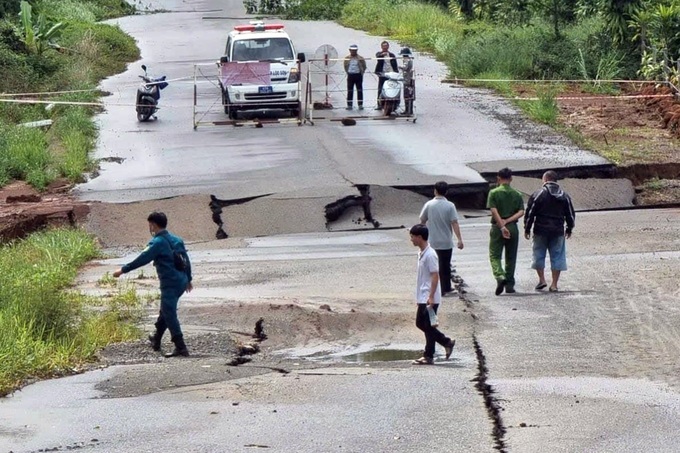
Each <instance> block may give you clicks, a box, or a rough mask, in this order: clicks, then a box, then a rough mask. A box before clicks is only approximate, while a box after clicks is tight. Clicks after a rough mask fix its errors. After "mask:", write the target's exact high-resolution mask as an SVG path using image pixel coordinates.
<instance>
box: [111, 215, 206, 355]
mask: <svg viewBox="0 0 680 453" xmlns="http://www.w3.org/2000/svg"><path fill="white" fill-rule="evenodd" d="M147 221H148V222H149V232H150V233H151V236H152V239H151V241H149V244H148V245H147V246H146V248H145V249H144V250H143V251H142V253H141V254H140V255H139V256H138V257H137V258H135V259H134V260H133V261H132V262H130V263H128V264H126V265H125V266H123V267H121V268H120V269H118V270H117V271H115V272H114V273H113V276H114V277H116V278H118V277H120V276H121V275H123V274H127V273H128V272H130V271H133V270H135V269H137V268H139V267H142V266H144V265H146V264H148V263H150V262H151V261H153V265H154V266H155V267H156V272H157V274H158V280H159V281H160V286H161V309H160V313H159V314H158V319H157V320H156V332H155V333H154V334H153V335H149V341H150V342H151V347H152V348H153V350H154V351H159V350H160V349H161V338H163V334H164V333H165V331H166V330H170V335H171V338H172V342H173V343H174V344H175V349H174V351H172V352H169V353H167V354H165V356H166V357H175V356H188V355H189V350H188V349H187V346H186V344H185V343H184V335H183V334H182V328H181V327H180V325H179V319H177V304H178V303H179V298H180V297H181V296H182V294H184V293H185V292H187V293H188V292H191V290H192V289H193V285H192V284H191V280H192V275H191V262H190V261H189V256H188V255H187V252H186V248H185V247H184V241H183V240H182V238H180V237H179V236H175V235H174V234H171V233H170V232H169V231H168V230H166V227H167V226H168V218H167V217H166V216H165V214H163V213H162V212H152V213H151V214H149V217H148V218H147ZM176 253H179V254H181V255H182V256H183V258H184V259H183V265H182V267H183V269H178V267H177V266H178V264H177V262H176V260H175V254H176Z"/></svg>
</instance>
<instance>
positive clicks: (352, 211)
mask: <svg viewBox="0 0 680 453" xmlns="http://www.w3.org/2000/svg"><path fill="white" fill-rule="evenodd" d="M499 165H500V164H499ZM480 166H483V167H484V168H478V169H476V170H477V171H478V172H479V174H480V176H481V177H482V179H483V181H482V182H474V183H463V184H450V185H449V191H448V192H447V194H446V197H447V198H448V199H449V200H450V201H452V202H454V203H455V205H456V207H457V208H458V209H459V210H461V209H464V210H473V211H474V210H476V211H486V199H487V196H488V193H489V190H491V189H492V188H493V187H494V186H495V183H496V172H495V171H492V168H494V167H492V166H491V164H490V163H486V164H480ZM485 170H486V171H485ZM547 170H554V171H556V172H557V173H558V177H559V183H560V185H561V186H562V188H563V189H564V190H565V191H566V192H567V193H569V194H570V195H571V198H572V200H573V201H574V207H575V208H576V211H577V212H587V211H605V210H626V209H651V208H664V207H674V206H679V205H680V202H677V201H674V200H675V199H674V198H673V197H674V196H675V195H673V194H674V193H675V192H670V190H674V189H672V187H675V185H673V184H671V185H670V186H669V187H671V189H669V195H668V196H666V197H665V198H664V197H656V198H655V197H653V196H652V197H651V198H650V196H649V194H648V192H649V191H650V190H658V187H657V186H660V183H659V181H658V180H659V179H663V180H666V179H668V180H677V179H679V178H680V165H670V164H665V165H651V164H649V165H637V166H630V167H617V166H615V165H613V164H604V165H587V166H574V167H567V168H547V167H546V168H540V169H531V170H522V169H518V170H514V171H513V182H512V185H513V187H515V188H516V189H518V190H519V191H520V192H522V193H523V194H524V195H525V200H526V199H528V197H529V195H530V194H532V193H533V192H535V191H536V190H538V189H540V187H541V185H542V182H541V177H542V175H543V173H544V172H545V171H547ZM652 180H653V181H654V182H655V183H654V184H651V183H649V181H652ZM671 182H672V181H671ZM647 185H649V186H650V187H651V189H650V188H647V189H646V186H647ZM353 187H354V189H355V190H356V191H357V192H358V194H354V195H345V196H343V197H341V198H338V199H335V200H333V201H331V202H330V203H329V202H328V201H324V203H325V204H319V205H318V208H314V209H319V210H320V212H319V211H317V212H318V215H319V217H315V214H314V213H310V212H309V211H308V209H309V208H310V205H309V204H307V205H305V207H306V208H307V211H304V212H303V211H300V212H296V211H294V209H295V207H294V205H292V204H290V202H289V201H287V200H291V199H295V195H291V196H290V197H289V198H286V197H281V195H282V194H276V195H277V196H278V197H279V198H276V197H274V198H271V199H270V200H268V201H265V202H263V203H269V204H267V205H266V206H267V207H266V208H265V209H268V210H271V211H272V212H275V211H276V209H279V212H278V215H279V218H282V219H283V218H285V216H288V215H292V214H295V215H298V216H300V219H301V223H305V222H307V223H308V224H310V225H312V224H313V223H314V222H317V223H319V222H320V221H323V224H325V228H326V230H328V231H334V232H340V231H350V230H351V231H361V230H372V229H378V228H380V229H394V228H404V227H405V225H403V224H402V223H404V220H402V219H405V218H407V217H408V218H411V217H410V216H411V215H412V214H411V213H413V212H419V209H420V207H421V206H422V203H424V202H425V201H426V200H427V199H429V198H431V197H432V196H433V193H434V180H433V182H432V184H421V185H371V184H353ZM677 187H678V193H680V181H679V182H678V184H677ZM307 190H310V191H312V192H313V189H307ZM645 191H646V193H643V192H645ZM320 192H323V190H321V189H320ZM272 195H274V194H272V193H268V194H262V195H258V196H253V197H248V198H239V199H218V198H217V197H215V196H214V195H211V201H210V204H209V207H210V210H211V214H212V221H213V222H214V223H215V224H216V225H217V232H216V234H215V237H216V238H217V239H226V238H228V237H229V234H228V232H227V228H226V226H225V225H226V224H227V221H228V220H229V219H226V218H223V208H227V207H229V206H232V205H239V204H247V203H249V202H251V201H254V200H256V199H258V198H268V197H270V196H272ZM416 195H418V196H422V197H423V198H422V199H421V198H420V197H418V196H416ZM323 197H324V196H323V195H319V196H318V198H320V199H321V198H323ZM307 199H309V198H307ZM650 199H651V200H652V201H651V202H650V201H649V200H650ZM659 200H660V201H659ZM277 203H278V205H280V206H283V207H281V208H277V207H276V206H277ZM286 203H287V204H286ZM263 205H264V204H262V205H260V206H263ZM470 215H472V216H474V217H479V216H480V215H483V213H481V212H475V213H472V214H470ZM399 216H401V217H399ZM318 227H320V228H322V226H321V225H318ZM320 228H319V229H318V230H315V231H320ZM303 229H305V228H303ZM306 230H309V227H306ZM291 232H295V231H291Z"/></svg>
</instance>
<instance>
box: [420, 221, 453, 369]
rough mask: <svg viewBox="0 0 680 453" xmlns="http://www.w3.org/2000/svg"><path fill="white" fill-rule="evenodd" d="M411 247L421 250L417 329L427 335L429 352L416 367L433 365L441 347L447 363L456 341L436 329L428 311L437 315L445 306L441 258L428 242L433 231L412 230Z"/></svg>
mask: <svg viewBox="0 0 680 453" xmlns="http://www.w3.org/2000/svg"><path fill="white" fill-rule="evenodd" d="M410 234H411V243H412V244H413V245H415V246H416V247H418V248H419V249H420V252H419V253H418V277H417V280H416V304H417V306H418V311H417V312H416V327H418V328H419V329H420V330H422V331H423V333H424V334H425V351H424V352H423V356H422V357H421V358H419V359H417V360H415V361H413V364H414V365H433V364H434V348H435V344H436V343H439V344H440V345H442V346H443V347H444V350H445V351H446V359H447V360H448V359H449V357H451V353H452V352H453V346H454V345H455V344H456V341H455V340H453V339H451V338H449V337H447V336H446V335H444V334H443V333H442V332H440V331H439V329H437V324H435V325H433V324H432V322H431V320H430V314H429V312H428V308H429V309H431V310H433V311H434V313H435V314H436V313H437V310H438V309H439V304H440V303H441V297H442V294H441V290H440V288H439V263H438V259H437V254H436V253H435V251H434V250H433V249H432V247H430V244H429V243H428V242H427V239H428V237H429V231H428V229H427V227H426V226H425V225H414V226H413V227H412V228H411V230H410Z"/></svg>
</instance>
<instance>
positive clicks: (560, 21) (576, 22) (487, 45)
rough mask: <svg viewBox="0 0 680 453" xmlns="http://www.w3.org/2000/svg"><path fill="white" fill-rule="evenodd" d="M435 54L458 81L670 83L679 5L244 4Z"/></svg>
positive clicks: (585, 1)
mask: <svg viewBox="0 0 680 453" xmlns="http://www.w3.org/2000/svg"><path fill="white" fill-rule="evenodd" d="M244 3H246V4H249V5H250V8H251V10H257V11H259V12H275V13H279V14H283V15H285V16H287V17H288V18H301V19H334V20H339V21H340V22H341V23H343V24H345V25H348V26H350V27H354V28H360V29H363V30H368V31H370V32H373V33H376V34H380V35H386V36H394V37H395V38H397V39H399V40H400V41H402V42H404V43H407V44H410V45H412V46H416V47H418V48H419V49H420V50H427V51H432V52H434V53H435V54H436V55H437V57H439V58H440V59H441V60H443V61H445V62H446V63H447V64H448V66H449V68H450V70H451V73H452V75H453V76H456V77H459V78H514V79H595V80H603V79H612V78H643V79H648V80H657V79H658V80H668V79H670V80H671V81H673V82H674V83H676V84H677V82H678V57H679V56H680V0H431V1H429V2H427V1H416V0H291V1H283V0H260V1H259V3H258V2H257V1H256V0H246V1H245V2H244Z"/></svg>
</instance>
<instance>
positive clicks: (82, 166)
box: [51, 107, 97, 182]
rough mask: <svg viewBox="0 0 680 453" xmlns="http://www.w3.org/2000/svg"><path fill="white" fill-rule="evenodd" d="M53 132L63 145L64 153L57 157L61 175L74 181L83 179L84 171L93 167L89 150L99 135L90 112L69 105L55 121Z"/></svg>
mask: <svg viewBox="0 0 680 453" xmlns="http://www.w3.org/2000/svg"><path fill="white" fill-rule="evenodd" d="M51 132H52V133H53V134H54V135H55V136H56V137H57V138H58V139H59V142H60V143H61V145H62V147H63V153H62V154H61V155H60V156H59V157H58V159H57V160H58V163H57V168H58V170H59V174H60V176H64V177H66V178H68V179H69V180H71V181H74V182H78V181H81V180H82V175H83V173H85V172H86V171H87V170H89V169H90V168H91V167H92V161H91V159H90V157H89V151H90V150H91V149H92V148H93V147H94V142H95V138H96V136H97V129H96V128H95V126H94V123H93V122H92V120H91V119H90V116H89V113H88V112H87V110H86V109H84V108H82V107H69V108H68V110H67V111H66V113H65V114H63V115H61V116H59V118H58V119H57V120H56V121H55V123H54V125H53V127H52V131H51Z"/></svg>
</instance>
